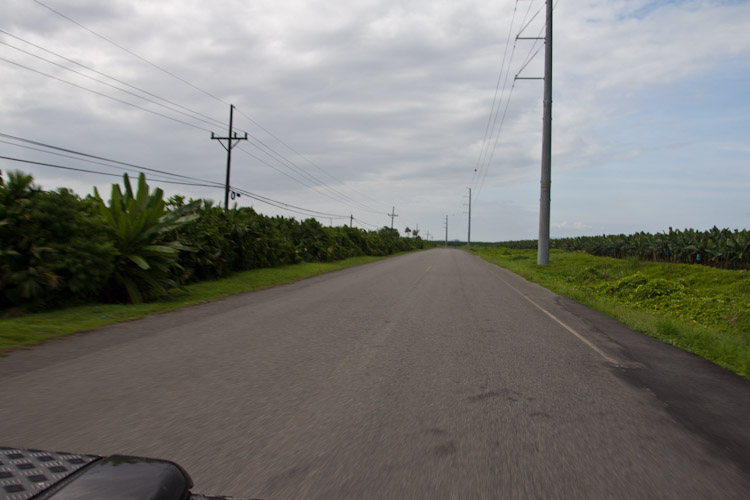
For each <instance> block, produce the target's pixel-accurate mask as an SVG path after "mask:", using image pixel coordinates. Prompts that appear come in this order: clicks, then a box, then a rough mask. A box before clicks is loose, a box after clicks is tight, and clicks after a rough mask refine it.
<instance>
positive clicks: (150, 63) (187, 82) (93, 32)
mask: <svg viewBox="0 0 750 500" xmlns="http://www.w3.org/2000/svg"><path fill="white" fill-rule="evenodd" d="M33 1H34V2H35V3H37V4H39V5H41V6H42V7H44V8H45V9H47V10H49V11H51V12H53V13H55V14H57V15H58V16H60V17H62V18H63V19H66V20H68V21H70V22H71V23H73V24H75V25H76V26H78V27H80V28H82V29H84V30H86V31H88V32H89V33H91V34H92V35H94V36H96V37H98V38H100V39H102V40H104V41H105V42H107V43H110V44H112V45H114V46H115V47H117V48H118V49H120V50H123V51H125V52H127V53H128V54H130V55H131V56H133V57H136V58H138V59H140V60H141V61H143V62H145V63H146V64H148V65H150V66H152V67H154V68H156V69H158V70H159V71H161V72H163V73H166V74H167V75H169V76H171V77H172V78H175V79H177V80H179V81H181V82H182V83H184V84H186V85H188V86H190V87H192V88H194V89H195V90H197V91H199V92H201V93H203V94H205V95H207V96H208V97H211V98H212V99H215V100H217V101H219V102H220V103H222V104H226V105H227V106H229V103H228V102H225V101H224V100H223V99H220V98H219V97H216V96H215V95H213V94H211V93H210V92H208V91H206V90H203V89H202V88H200V87H198V86H196V85H193V84H192V83H190V82H189V81H187V80H185V79H184V78H181V77H179V76H177V75H175V74H174V73H172V72H171V71H168V70H166V69H164V68H162V67H161V66H159V65H157V64H155V63H152V62H151V61H149V60H148V59H146V58H144V57H141V56H139V55H138V54H136V53H135V52H133V51H132V50H129V49H127V48H125V47H123V46H122V45H120V44H118V43H115V42H114V41H112V40H110V39H109V38H107V37H106V36H104V35H101V34H99V33H97V32H96V31H94V30H92V29H90V28H88V27H86V26H84V25H83V24H81V23H79V22H78V21H76V20H74V19H71V18H70V17H68V16H66V15H65V14H63V13H62V12H59V11H57V10H55V9H53V8H52V7H50V6H48V5H46V4H44V3H43V2H41V1H40V0H33Z"/></svg>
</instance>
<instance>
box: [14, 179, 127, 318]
mask: <svg viewBox="0 0 750 500" xmlns="http://www.w3.org/2000/svg"><path fill="white" fill-rule="evenodd" d="M94 214H95V205H94V203H93V202H92V200H91V199H86V200H81V199H80V198H78V197H77V196H75V195H74V194H73V193H71V192H70V191H68V190H66V189H60V190H59V191H49V192H45V191H42V190H41V189H39V188H38V187H36V186H34V184H33V179H32V178H31V176H28V175H24V174H22V173H20V172H10V173H9V174H8V180H7V182H2V183H0V308H7V307H12V306H23V307H25V308H27V309H39V308H42V307H45V306H55V305H60V304H62V303H69V302H76V301H82V300H89V299H92V298H95V297H96V295H97V293H98V291H99V290H100V289H101V287H102V286H103V284H104V283H106V281H107V278H108V276H109V274H110V273H111V271H112V269H113V260H112V256H113V249H112V247H111V245H110V244H109V242H108V241H107V237H106V234H105V228H104V226H103V225H102V224H100V223H99V221H98V220H97V219H96V217H94Z"/></svg>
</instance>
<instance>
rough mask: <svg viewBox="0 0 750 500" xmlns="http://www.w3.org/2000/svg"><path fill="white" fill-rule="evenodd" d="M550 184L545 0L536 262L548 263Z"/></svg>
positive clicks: (549, 1) (549, 28) (549, 68)
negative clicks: (542, 104)
mask: <svg viewBox="0 0 750 500" xmlns="http://www.w3.org/2000/svg"><path fill="white" fill-rule="evenodd" d="M551 184H552V0H547V34H546V36H545V39H544V129H543V131H542V180H541V196H540V198H539V247H538V250H537V259H536V263H537V264H540V265H547V264H549V214H550V187H551Z"/></svg>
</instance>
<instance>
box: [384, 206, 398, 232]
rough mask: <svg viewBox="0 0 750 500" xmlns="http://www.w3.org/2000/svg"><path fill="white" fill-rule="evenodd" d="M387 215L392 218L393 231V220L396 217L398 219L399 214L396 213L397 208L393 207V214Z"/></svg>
mask: <svg viewBox="0 0 750 500" xmlns="http://www.w3.org/2000/svg"><path fill="white" fill-rule="evenodd" d="M386 215H390V216H391V229H393V218H394V217H398V214H397V213H396V207H393V208H392V209H391V213H389V214H386Z"/></svg>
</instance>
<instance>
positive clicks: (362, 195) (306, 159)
mask: <svg viewBox="0 0 750 500" xmlns="http://www.w3.org/2000/svg"><path fill="white" fill-rule="evenodd" d="M237 111H238V112H239V114H241V115H242V116H244V117H245V118H247V119H248V120H249V121H250V122H251V123H253V124H254V125H255V126H256V127H258V128H260V129H261V130H263V131H264V132H265V133H267V134H268V135H270V136H271V137H273V138H274V139H276V141H278V142H279V143H280V144H281V145H283V146H284V147H286V148H287V149H288V150H290V151H291V152H292V153H294V154H296V155H297V156H299V157H301V158H302V159H303V160H305V161H306V162H307V163H309V164H310V165H312V166H313V167H315V168H317V169H318V170H320V171H321V172H323V173H324V174H325V175H327V176H328V177H330V178H331V179H333V180H335V181H337V182H340V183H341V184H346V183H345V182H344V181H342V180H341V179H339V178H338V177H336V176H334V175H332V174H330V173H329V172H328V171H326V170H325V169H323V168H322V167H320V166H318V165H317V164H316V163H315V162H313V161H312V160H310V159H309V158H307V157H306V156H305V155H303V154H302V153H300V152H299V151H297V150H296V149H294V148H293V147H292V146H290V145H289V144H287V143H286V142H284V141H283V140H282V139H280V138H279V137H277V136H276V135H274V134H273V132H271V131H270V130H268V129H266V128H265V127H263V126H262V125H261V124H260V123H258V122H256V121H255V120H253V119H252V118H251V117H250V116H248V115H246V114H245V113H243V112H242V110H239V109H238V110H237ZM349 189H351V191H352V192H353V193H355V194H357V195H359V196H361V197H363V198H366V199H368V200H370V201H371V202H373V203H379V202H378V201H376V200H373V199H372V198H370V197H369V196H367V195H365V194H362V193H359V192H357V191H356V190H354V189H352V188H349ZM376 213H380V212H379V211H376Z"/></svg>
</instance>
